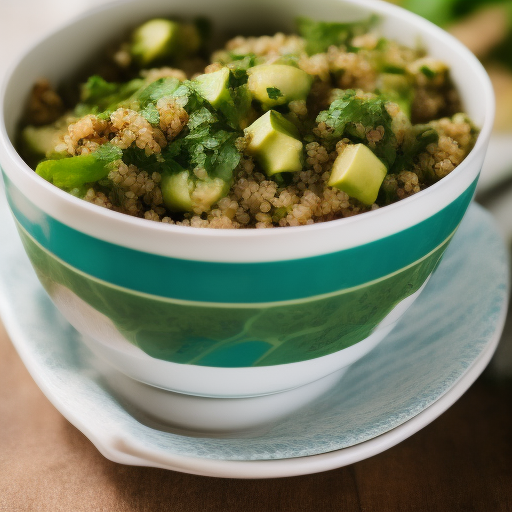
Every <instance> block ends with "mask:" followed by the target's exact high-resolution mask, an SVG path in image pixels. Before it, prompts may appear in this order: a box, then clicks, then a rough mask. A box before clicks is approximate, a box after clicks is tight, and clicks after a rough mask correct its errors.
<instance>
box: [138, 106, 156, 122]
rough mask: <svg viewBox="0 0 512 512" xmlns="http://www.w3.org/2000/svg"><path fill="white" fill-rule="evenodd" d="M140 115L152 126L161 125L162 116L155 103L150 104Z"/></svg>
mask: <svg viewBox="0 0 512 512" xmlns="http://www.w3.org/2000/svg"><path fill="white" fill-rule="evenodd" d="M140 115H141V116H142V117H143V118H144V119H146V120H147V121H148V122H149V123H150V124H152V125H158V124H159V123H160V114H159V113H158V109H157V108H156V106H155V105H154V103H148V104H147V106H146V107H145V108H144V109H143V110H141V111H140Z"/></svg>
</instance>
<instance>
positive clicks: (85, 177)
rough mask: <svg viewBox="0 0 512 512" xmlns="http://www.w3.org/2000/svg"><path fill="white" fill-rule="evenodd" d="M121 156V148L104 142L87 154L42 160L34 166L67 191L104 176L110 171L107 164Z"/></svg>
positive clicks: (47, 179)
mask: <svg viewBox="0 0 512 512" xmlns="http://www.w3.org/2000/svg"><path fill="white" fill-rule="evenodd" d="M122 156H123V152H122V150H121V149H119V148H118V147H116V146H113V145H111V144H104V145H103V146H100V147H99V148H98V149H97V150H96V151H95V152H93V153H90V154H88V155H81V156H73V157H70V158H61V159H59V160H44V161H43V162H41V163H40V164H39V165H38V166H37V167H36V173H37V174H39V176H41V177H42V178H44V179H45V180H46V181H49V182H50V183H53V184H54V185H55V186H56V187H59V188H61V189H63V190H68V191H69V190H72V189H76V188H80V187H82V186H83V185H85V184H86V183H93V182H95V181H98V180H101V179H102V178H105V177H106V176H107V175H108V173H109V171H110V167H109V165H108V164H110V163H111V162H113V161H115V160H118V159H120V158H121V157H122Z"/></svg>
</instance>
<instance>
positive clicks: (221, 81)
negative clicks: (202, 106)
mask: <svg viewBox="0 0 512 512" xmlns="http://www.w3.org/2000/svg"><path fill="white" fill-rule="evenodd" d="M194 83H195V88H196V91H197V92H198V93H199V94H200V95H201V96H202V97H203V98H204V99H205V100H206V101H208V103H210V105H212V107H215V108H217V107H218V106H219V105H221V104H223V103H229V102H232V100H231V96H230V94H229V69H228V68H222V69H219V71H215V72H213V73H206V74H204V75H199V76H198V77H196V78H195V79H194Z"/></svg>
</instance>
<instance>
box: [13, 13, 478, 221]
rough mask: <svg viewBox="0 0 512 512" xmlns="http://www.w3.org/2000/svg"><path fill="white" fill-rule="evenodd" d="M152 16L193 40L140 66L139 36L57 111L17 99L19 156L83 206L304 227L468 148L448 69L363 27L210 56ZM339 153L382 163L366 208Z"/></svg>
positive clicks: (252, 42) (344, 213)
mask: <svg viewBox="0 0 512 512" xmlns="http://www.w3.org/2000/svg"><path fill="white" fill-rule="evenodd" d="M155 21H156V22H157V23H161V24H163V23H167V24H168V25H165V26H168V27H169V30H171V28H173V30H174V29H176V30H178V34H186V35H187V39H186V41H196V40H197V44H196V43H194V44H192V43H188V42H187V43H186V44H185V43H184V42H182V43H181V46H180V45H179V44H178V45H177V46H176V45H175V46H174V47H173V49H172V51H170V50H169V48H167V49H166V51H165V52H163V51H161V52H160V53H159V54H158V52H156V53H157V55H156V56H153V57H152V58H150V56H149V57H148V52H146V53H144V51H143V50H144V48H143V50H141V47H142V43H141V40H140V38H141V37H142V36H141V35H140V34H141V30H140V27H139V28H137V29H135V31H134V32H133V34H132V36H131V38H130V39H129V40H127V41H125V42H123V43H122V44H120V45H119V46H118V47H117V48H116V49H115V51H113V52H112V57H111V60H110V61H109V64H108V67H109V76H119V77H124V79H125V81H124V82H122V83H121V82H107V81H106V80H105V79H103V78H102V77H101V76H99V75H93V76H92V77H91V78H89V80H88V81H87V82H86V83H85V84H82V85H81V94H80V100H79V102H78V104H72V105H69V104H68V105H66V102H65V101H64V99H63V98H62V97H61V96H60V95H59V94H58V93H57V92H56V91H54V90H53V89H52V88H51V87H50V84H49V83H48V82H47V81H46V80H41V81H40V82H38V83H37V84H36V85H35V86H34V89H33V94H32V96H31V98H30V100H29V103H28V106H27V114H26V126H25V128H24V129H23V130H22V132H21V137H20V140H21V143H20V150H21V152H22V153H23V154H24V155H25V158H26V160H27V161H28V162H29V163H31V164H33V165H34V167H35V170H36V172H38V174H40V175H41V176H43V177H44V178H46V179H48V180H49V181H51V182H52V183H54V184H55V185H56V186H59V187H61V188H63V189H64V190H67V191H68V192H70V193H71V194H74V195H76V196H78V197H80V198H82V199H84V200H86V201H89V202H91V203H93V204H96V205H98V206H101V207H104V208H107V209H110V210H114V211H117V212H121V213H125V214H128V215H133V216H136V217H140V218H144V219H147V220H151V221H156V222H164V223H168V224H176V225H181V226H192V227H204V228H206V227H207V228H269V227H275V226H299V225H306V224H313V223H316V222H324V221H329V220H333V219H339V218H343V217H350V216H353V215H356V214H359V213H364V212H367V211H371V210H376V209H378V208H380V207H383V206H386V205H387V204H390V203H393V202H396V201H399V200H401V199H404V198H407V197H409V196H411V195H414V194H416V193H418V192H420V191H421V190H423V189H425V188H426V187H428V186H430V185H431V184H433V183H435V182H436V181H438V180H440V179H441V178H443V177H445V176H446V175H448V174H449V173H450V172H451V171H453V169H455V167H457V165H459V164H460V163H461V162H462V161H463V160H464V158H465V157H466V156H467V154H468V153H469V151H470V150H471V148H472V147H473V144H474V142H475V139H476V136H477V130H476V129H475V127H474V126H473V125H472V123H471V121H470V120H469V119H468V117H467V116H466V115H465V114H464V113H462V112H461V105H460V101H459V98H458V95H457V91H456V89H455V88H454V86H453V84H452V82H451V80H450V76H449V69H448V68H447V66H446V65H445V64H443V63H442V62H440V61H438V60H436V59H433V58H431V57H429V56H427V55H425V52H424V50H423V49H421V48H420V47H418V48H408V47H404V46H402V45H400V44H398V43H396V42H393V41H390V40H386V39H383V38H381V37H380V36H379V35H378V30H377V28H376V26H375V22H374V20H364V21H363V22H361V23H356V24H337V23H322V22H313V21H311V20H306V19H301V20H299V21H298V28H299V34H292V35H286V34H282V33H278V34H275V35H273V36H261V37H242V36H237V37H235V38H234V39H231V40H230V41H227V42H226V44H225V46H224V48H222V49H220V50H216V51H215V52H213V53H212V54H211V57H210V59H209V62H208V61H207V60H206V61H205V60H204V59H203V57H204V55H205V44H204V41H202V39H201V37H202V36H201V32H200V31H199V30H198V29H197V27H195V26H194V25H193V24H187V23H178V22H174V21H169V20H152V21H150V22H148V23H147V24H145V26H146V27H147V26H148V24H150V23H153V22H155ZM143 27H144V26H143ZM194 30H195V31H196V32H193V31H194ZM194 38H195V39H194ZM182 41H185V39H183V40H182ZM194 45H195V46H194ZM152 50H154V49H152ZM153 53H155V51H153ZM276 70H278V71H279V73H277V71H276ZM276 73H277V75H276ZM287 74H290V77H292V78H293V80H292V78H290V80H289V81H288V82H286V81H285V78H283V76H284V77H286V75H287ZM276 76H277V78H275V77H276ZM126 77H128V78H129V80H128V81H126ZM208 80H210V81H208ZM272 80H275V83H274V82H272ZM204 84H206V85H204ZM280 84H281V85H280ZM301 84H302V85H301ZM278 85H279V87H278ZM262 91H263V92H262ZM265 91H266V92H265ZM262 120H265V121H262ZM263 122H266V123H267V124H266V125H265V128H264V129H265V130H267V132H268V133H267V132H265V133H266V136H268V137H267V139H268V140H271V139H272V137H277V138H279V140H280V141H282V150H281V151H280V152H278V153H276V152H275V148H274V147H270V142H261V143H260V142H258V141H259V138H261V130H262V128H260V125H262V123H263ZM272 123H274V124H272ZM258 130H260V131H258ZM267 139H265V140H267ZM43 142H44V144H43ZM354 146H358V147H362V146H364V147H363V148H362V151H361V152H362V153H365V154H366V153H368V154H366V156H365V158H375V162H376V163H377V164H378V165H377V166H378V167H379V168H382V175H381V177H380V178H379V179H378V181H376V184H375V191H374V192H375V193H374V196H375V197H372V199H371V200H368V199H367V197H369V196H368V194H366V191H358V182H357V180H358V177H357V176H356V177H355V178H352V176H350V177H349V178H347V176H348V175H349V174H350V173H352V174H354V175H355V174H356V172H355V170H354V169H348V171H347V172H346V173H345V175H344V177H343V178H341V179H338V180H337V181H336V179H335V178H336V176H335V174H336V173H337V172H339V171H338V170H336V169H337V168H338V167H340V166H342V165H344V164H342V162H343V161H344V157H343V155H345V156H346V154H348V153H345V152H347V151H349V148H352V149H355V148H354ZM285 152H288V153H287V156H286V158H285V157H284V156H283V155H284V154H285ZM370 153H371V154H370ZM276 154H278V156H277V157H276V156H275V155H276ZM269 155H273V158H274V159H276V158H277V159H281V160H283V159H284V160H285V161H284V163H282V164H278V163H275V162H273V161H272V158H271V156H269ZM368 155H369V156H368ZM281 157H282V158H281ZM75 163H76V164H80V165H74V164H75ZM71 164H73V165H71ZM82 164H83V165H82ZM351 165H355V164H351ZM82 169H84V171H83V172H82ZM356 170H357V172H364V170H363V171H361V169H356ZM347 183H348V184H347ZM353 190H355V192H352V191H353ZM370 195H371V194H370Z"/></svg>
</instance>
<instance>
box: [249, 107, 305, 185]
mask: <svg viewBox="0 0 512 512" xmlns="http://www.w3.org/2000/svg"><path fill="white" fill-rule="evenodd" d="M245 133H246V134H248V135H249V137H250V141H249V144H248V145H247V149H246V151H247V153H248V154H250V155H253V156H254V157H255V158H256V160H257V161H258V163H259V164H260V165H261V167H262V168H263V170H264V171H265V173H266V174H267V176H272V175H273V174H278V173H281V172H296V171H300V170H301V169H302V152H303V150H302V142H301V141H300V140H299V139H300V134H299V131H298V130H297V128H296V127H295V125H293V124H292V123H291V122H290V121H288V120H287V119H286V118H285V117H284V116H283V115H282V114H280V113H279V112H276V111H275V110H269V111H268V112H266V113H265V114H263V115H262V116H261V117H259V118H258V119H256V121H254V123H252V124H251V125H250V126H249V127H247V128H246V129H245Z"/></svg>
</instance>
